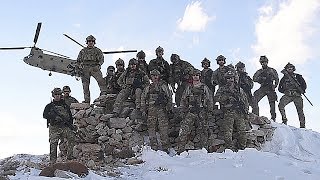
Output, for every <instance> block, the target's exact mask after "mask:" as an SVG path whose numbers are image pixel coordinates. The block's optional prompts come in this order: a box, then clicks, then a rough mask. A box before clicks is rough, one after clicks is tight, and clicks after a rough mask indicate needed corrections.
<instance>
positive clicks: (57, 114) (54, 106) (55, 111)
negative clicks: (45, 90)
mask: <svg viewBox="0 0 320 180" xmlns="http://www.w3.org/2000/svg"><path fill="white" fill-rule="evenodd" d="M43 118H45V119H47V120H48V124H50V125H52V126H60V127H67V126H69V125H72V124H73V118H72V114H71V111H70V107H69V106H68V105H67V104H66V103H65V102H64V100H60V101H52V102H51V103H49V104H47V105H46V107H45V108H44V111H43Z"/></svg>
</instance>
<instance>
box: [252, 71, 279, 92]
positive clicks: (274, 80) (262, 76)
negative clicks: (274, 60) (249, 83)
mask: <svg viewBox="0 0 320 180" xmlns="http://www.w3.org/2000/svg"><path fill="white" fill-rule="evenodd" d="M253 81H254V82H257V83H259V84H261V86H262V87H266V86H270V85H273V86H274V88H275V87H277V86H278V84H279V76H278V73H277V71H276V70H275V69H273V68H271V67H267V68H265V69H263V68H261V69H259V70H258V71H257V72H256V73H254V75H253Z"/></svg>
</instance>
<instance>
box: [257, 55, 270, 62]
mask: <svg viewBox="0 0 320 180" xmlns="http://www.w3.org/2000/svg"><path fill="white" fill-rule="evenodd" d="M268 61H269V59H268V58H267V56H260V59H259V62H260V63H261V62H268Z"/></svg>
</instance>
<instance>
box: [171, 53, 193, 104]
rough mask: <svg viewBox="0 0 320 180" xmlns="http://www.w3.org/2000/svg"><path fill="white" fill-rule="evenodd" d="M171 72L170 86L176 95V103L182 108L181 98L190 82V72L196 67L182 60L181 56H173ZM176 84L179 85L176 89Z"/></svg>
mask: <svg viewBox="0 0 320 180" xmlns="http://www.w3.org/2000/svg"><path fill="white" fill-rule="evenodd" d="M170 59H171V62H172V64H170V70H171V75H172V76H171V78H170V85H171V87H172V89H173V91H174V92H175V93H176V94H175V103H176V105H177V106H180V101H181V96H182V93H183V91H184V90H185V88H186V87H187V84H188V80H189V79H190V74H189V70H190V69H194V67H193V66H192V65H191V64H190V63H189V62H187V61H184V60H181V59H180V57H179V55H177V54H172V55H171V58H170ZM176 84H177V85H178V87H177V89H176Z"/></svg>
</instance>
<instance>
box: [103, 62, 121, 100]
mask: <svg viewBox="0 0 320 180" xmlns="http://www.w3.org/2000/svg"><path fill="white" fill-rule="evenodd" d="M104 80H105V81H106V85H107V94H117V93H118V91H117V90H116V88H115V87H116V86H117V82H116V78H115V68H114V67H113V66H108V68H107V75H106V77H104Z"/></svg>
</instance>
